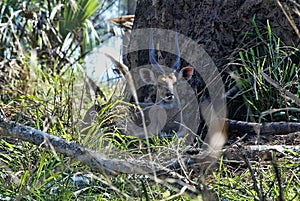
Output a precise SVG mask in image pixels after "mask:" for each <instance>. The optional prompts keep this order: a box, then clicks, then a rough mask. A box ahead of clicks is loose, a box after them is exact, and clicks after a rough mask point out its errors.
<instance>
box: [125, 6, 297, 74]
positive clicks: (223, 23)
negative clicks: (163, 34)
mask: <svg viewBox="0 0 300 201" xmlns="http://www.w3.org/2000/svg"><path fill="white" fill-rule="evenodd" d="M282 2H283V1H282ZM254 17H255V18H254ZM254 19H255V22H256V24H257V26H258V28H259V29H260V30H266V27H267V26H266V25H267V20H269V23H270V25H271V27H272V32H273V33H274V34H276V35H277V36H278V37H279V38H280V39H281V41H282V42H283V44H285V45H287V46H289V45H292V46H297V45H299V42H300V38H298V37H297V34H296V33H295V30H294V29H293V28H292V26H291V25H290V23H289V21H288V20H287V18H286V16H285V14H284V13H283V12H282V10H281V8H280V7H279V6H278V4H277V3H276V0H246V1H245V0H227V1H224V0H213V1H212V0H203V1H194V0H170V1H162V0H153V1H149V0H140V1H138V4H137V9H136V13H135V21H134V26H133V29H139V28H150V27H155V28H164V29H170V30H174V31H175V24H176V27H177V31H179V32H180V33H181V34H184V35H185V36H187V37H189V38H191V39H193V40H195V41H197V42H198V44H202V45H203V48H204V49H205V50H206V52H207V53H208V54H209V55H210V56H211V57H212V58H213V60H214V62H215V64H216V65H217V66H218V67H219V68H220V67H222V66H224V65H226V64H227V63H228V58H229V57H230V55H231V54H232V53H233V52H234V51H235V50H236V49H237V48H239V47H240V46H241V42H242V41H243V38H244V36H245V33H248V32H255V29H254V26H253V24H252V20H254ZM295 19H299V16H298V18H297V16H296V17H295ZM295 23H296V26H298V27H299V26H300V21H299V20H298V21H295ZM132 40H134V38H132ZM133 57H134V56H129V60H130V61H129V62H130V64H131V67H135V66H138V65H140V64H141V63H144V62H145V61H144V60H147V56H144V57H143V56H142V55H140V56H139V58H138V61H135V60H136V59H137V58H136V56H135V57H134V59H133Z"/></svg>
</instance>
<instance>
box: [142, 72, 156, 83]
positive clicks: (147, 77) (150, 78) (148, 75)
mask: <svg viewBox="0 0 300 201" xmlns="http://www.w3.org/2000/svg"><path fill="white" fill-rule="evenodd" d="M139 73H140V77H141V79H142V80H143V82H144V83H146V84H152V85H155V84H156V79H155V76H154V73H153V71H152V70H150V69H148V68H141V69H140V70H139Z"/></svg>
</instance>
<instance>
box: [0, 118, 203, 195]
mask: <svg viewBox="0 0 300 201" xmlns="http://www.w3.org/2000/svg"><path fill="white" fill-rule="evenodd" d="M0 136H2V137H4V136H9V137H13V138H17V139H20V140H23V141H27V142H30V143H32V144H35V145H37V146H40V147H43V148H45V149H47V150H52V151H54V152H59V153H61V154H63V155H65V156H68V157H71V158H74V159H76V160H78V161H80V162H82V163H84V164H86V165H87V166H89V167H90V168H91V169H92V170H94V171H98V172H100V173H103V174H107V175H118V174H122V173H125V174H140V175H149V176H150V178H152V179H154V180H156V181H157V182H158V183H162V184H165V185H168V184H169V183H172V182H170V181H169V180H170V179H172V178H173V180H172V181H174V182H175V183H176V184H177V185H179V186H181V188H183V187H184V186H186V188H187V189H188V191H189V192H191V193H194V194H198V193H199V192H198V190H197V189H195V188H194V186H192V185H190V184H188V183H186V182H184V181H183V180H184V178H183V176H181V175H180V174H178V173H176V171H172V169H170V168H173V170H174V169H176V168H177V167H180V165H179V161H177V162H174V160H170V161H167V162H166V165H159V164H157V163H154V162H153V161H151V164H149V162H145V161H142V160H137V159H124V160H117V159H108V158H105V156H104V155H101V154H99V153H97V152H94V151H92V150H89V149H86V148H85V147H82V146H80V145H78V144H76V143H75V142H70V141H67V140H64V139H62V138H59V137H56V136H53V135H50V134H48V133H44V132H42V131H40V130H37V129H34V128H32V127H29V126H24V125H21V124H19V123H16V122H12V121H10V122H6V121H5V120H4V119H3V115H1V112H0ZM182 160H184V161H185V162H186V163H193V162H194V160H188V161H187V160H186V159H182ZM154 172H155V173H154ZM151 175H152V176H151ZM156 175H159V176H160V177H162V178H165V177H166V176H168V178H169V180H168V181H163V180H160V179H158V178H157V176H156Z"/></svg>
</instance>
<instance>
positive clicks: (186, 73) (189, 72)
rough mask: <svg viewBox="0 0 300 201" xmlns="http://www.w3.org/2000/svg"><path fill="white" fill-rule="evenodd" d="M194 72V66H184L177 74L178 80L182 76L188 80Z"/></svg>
mask: <svg viewBox="0 0 300 201" xmlns="http://www.w3.org/2000/svg"><path fill="white" fill-rule="evenodd" d="M193 73H194V68H193V67H191V66H187V67H184V68H182V69H181V70H180V72H179V75H178V80H180V79H181V78H184V79H185V80H187V81H188V80H190V79H191V78H192V76H193Z"/></svg>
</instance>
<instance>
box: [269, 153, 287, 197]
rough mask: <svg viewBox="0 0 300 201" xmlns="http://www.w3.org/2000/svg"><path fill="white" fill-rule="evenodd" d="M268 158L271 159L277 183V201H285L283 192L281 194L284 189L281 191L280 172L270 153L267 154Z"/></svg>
mask: <svg viewBox="0 0 300 201" xmlns="http://www.w3.org/2000/svg"><path fill="white" fill-rule="evenodd" d="M274 156H276V155H274ZM269 157H270V159H271V162H272V165H273V168H274V171H275V176H276V179H277V183H278V188H279V199H278V200H279V201H285V198H284V192H283V190H284V189H283V185H282V181H281V174H280V170H279V168H278V165H277V162H276V161H275V160H276V158H274V157H273V154H272V152H269Z"/></svg>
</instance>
